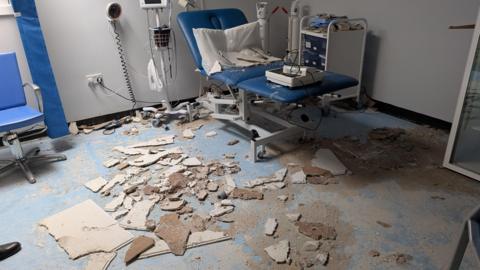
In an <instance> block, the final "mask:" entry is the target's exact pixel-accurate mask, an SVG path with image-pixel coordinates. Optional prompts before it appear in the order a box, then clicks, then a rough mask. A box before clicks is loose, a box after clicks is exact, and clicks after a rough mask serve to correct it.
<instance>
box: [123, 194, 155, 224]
mask: <svg viewBox="0 0 480 270" xmlns="http://www.w3.org/2000/svg"><path fill="white" fill-rule="evenodd" d="M155 204H156V201H151V200H144V201H141V202H138V203H136V204H135V205H134V206H133V208H132V210H130V212H129V213H128V214H127V215H126V216H125V217H124V218H123V219H122V221H121V222H120V226H122V227H123V228H126V229H132V230H141V231H145V230H146V229H147V228H146V227H145V222H146V221H147V218H148V215H149V214H150V211H152V208H153V206H155Z"/></svg>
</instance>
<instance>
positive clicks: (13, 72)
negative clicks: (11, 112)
mask: <svg viewBox="0 0 480 270" xmlns="http://www.w3.org/2000/svg"><path fill="white" fill-rule="evenodd" d="M25 104H26V100H25V93H24V92H23V87H22V78H21V77H20V70H19V69H18V63H17V57H16V56H15V53H0V110H3V109H8V108H12V107H16V106H22V105H25Z"/></svg>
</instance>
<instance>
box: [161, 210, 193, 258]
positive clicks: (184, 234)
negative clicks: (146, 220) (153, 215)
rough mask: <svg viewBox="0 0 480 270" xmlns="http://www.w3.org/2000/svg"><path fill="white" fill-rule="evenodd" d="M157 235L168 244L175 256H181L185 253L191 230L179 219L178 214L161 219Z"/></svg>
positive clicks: (164, 216)
mask: <svg viewBox="0 0 480 270" xmlns="http://www.w3.org/2000/svg"><path fill="white" fill-rule="evenodd" d="M155 234H156V235H157V236H158V237H159V238H161V239H163V240H164V241H165V242H166V243H167V244H168V247H169V248H170V250H171V251H172V253H173V254H175V255H177V256H181V255H183V254H184V253H185V250H186V248H187V241H188V236H189V235H190V229H189V228H188V227H187V226H185V224H183V223H182V222H181V221H180V220H179V219H178V215H177V214H167V215H163V216H162V217H160V221H159V222H158V226H157V228H156V229H155Z"/></svg>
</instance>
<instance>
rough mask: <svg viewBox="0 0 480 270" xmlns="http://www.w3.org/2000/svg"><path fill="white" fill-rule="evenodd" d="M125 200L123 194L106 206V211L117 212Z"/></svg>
mask: <svg viewBox="0 0 480 270" xmlns="http://www.w3.org/2000/svg"><path fill="white" fill-rule="evenodd" d="M124 199H125V193H123V192H121V193H120V194H118V196H117V197H116V198H114V199H113V200H112V201H111V202H109V203H107V204H106V205H105V211H107V212H115V211H116V210H117V209H118V208H119V207H120V206H122V204H123V200H124Z"/></svg>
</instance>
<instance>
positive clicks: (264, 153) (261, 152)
mask: <svg viewBox="0 0 480 270" xmlns="http://www.w3.org/2000/svg"><path fill="white" fill-rule="evenodd" d="M266 155H267V151H260V152H258V154H257V157H258V158H259V159H264V158H265V156H266Z"/></svg>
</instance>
